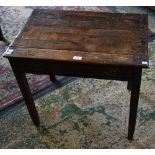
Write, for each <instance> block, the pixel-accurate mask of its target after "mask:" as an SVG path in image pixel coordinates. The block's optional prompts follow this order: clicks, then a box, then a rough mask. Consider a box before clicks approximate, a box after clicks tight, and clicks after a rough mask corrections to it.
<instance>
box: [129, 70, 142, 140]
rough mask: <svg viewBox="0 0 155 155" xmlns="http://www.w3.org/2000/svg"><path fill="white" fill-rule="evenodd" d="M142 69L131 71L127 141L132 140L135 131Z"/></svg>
mask: <svg viewBox="0 0 155 155" xmlns="http://www.w3.org/2000/svg"><path fill="white" fill-rule="evenodd" d="M141 74H142V69H133V71H132V79H133V80H132V83H131V98H130V114H129V126H128V139H129V140H132V139H133V134H134V131H135V124H136V117H137V108H138V100H139V92H140V84H141Z"/></svg>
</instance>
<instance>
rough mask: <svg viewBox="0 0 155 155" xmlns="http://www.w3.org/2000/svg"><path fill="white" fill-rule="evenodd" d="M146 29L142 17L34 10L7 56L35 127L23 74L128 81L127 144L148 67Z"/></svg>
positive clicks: (145, 19) (53, 77)
mask: <svg viewBox="0 0 155 155" xmlns="http://www.w3.org/2000/svg"><path fill="white" fill-rule="evenodd" d="M147 27H148V21H147V16H146V15H139V14H119V13H115V14H112V13H101V12H81V11H78V12H76V11H60V10H59V11H53V10H38V9H37V10H35V11H34V12H33V13H32V15H31V17H30V18H29V20H28V22H27V24H26V26H25V27H24V29H23V31H22V32H21V33H20V34H19V36H18V37H17V38H16V39H15V41H14V42H13V43H12V44H11V46H10V48H9V49H11V50H10V51H11V54H10V52H6V54H5V57H7V58H9V61H10V63H11V66H12V68H13V70H14V73H15V76H16V79H17V81H18V84H19V87H20V89H21V91H22V93H23V96H24V98H25V101H26V104H27V107H28V109H29V112H30V115H31V117H32V120H33V122H34V124H35V125H38V124H39V118H38V114H37V112H36V109H35V106H34V102H33V100H32V97H31V93H30V90H29V87H28V84H27V82H26V78H25V73H34V74H47V75H50V79H51V81H53V82H55V80H56V79H55V75H65V76H80V77H89V78H100V79H110V80H121V81H128V89H131V99H130V116H129V128H128V139H129V140H131V139H132V138H133V134H134V130H135V124H136V114H137V107H138V98H139V91H140V81H141V71H142V68H147V67H148V65H149V64H148V62H149V61H148V53H147V33H148V32H147V29H148V28H147ZM8 51H9V50H8ZM75 56H76V59H75ZM59 86H60V84H59Z"/></svg>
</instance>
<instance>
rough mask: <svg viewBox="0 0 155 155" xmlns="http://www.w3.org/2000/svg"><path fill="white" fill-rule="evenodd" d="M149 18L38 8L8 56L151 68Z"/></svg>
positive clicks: (6, 55)
mask: <svg viewBox="0 0 155 155" xmlns="http://www.w3.org/2000/svg"><path fill="white" fill-rule="evenodd" d="M147 36H148V17H147V15H142V14H124V13H123V14H121V13H102V12H86V11H84V12H82V11H62V10H57V11H56V10H44V9H36V10H34V11H33V13H32V15H31V16H30V18H29V19H28V21H27V23H26V25H25V27H24V29H23V30H22V31H21V32H20V34H19V35H18V37H17V38H16V39H15V40H14V42H13V43H12V44H11V45H10V47H9V49H8V51H6V52H5V55H4V56H5V57H8V58H16V59H24V60H26V59H35V60H45V61H46V60H47V61H66V62H73V63H87V64H102V65H114V66H135V67H148V65H149V60H148V38H147Z"/></svg>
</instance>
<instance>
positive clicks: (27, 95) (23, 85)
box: [13, 69, 40, 126]
mask: <svg viewBox="0 0 155 155" xmlns="http://www.w3.org/2000/svg"><path fill="white" fill-rule="evenodd" d="M13 70H14V69H13ZM14 74H15V77H16V80H17V82H18V85H19V88H20V90H21V92H22V94H23V98H24V99H25V103H26V105H27V108H28V111H29V113H30V116H31V119H32V121H33V123H34V125H36V126H39V124H40V122H39V116H38V112H37V110H36V107H35V104H34V101H33V98H32V95H31V91H30V88H29V85H28V82H27V79H26V76H25V74H24V73H19V72H18V71H16V70H14Z"/></svg>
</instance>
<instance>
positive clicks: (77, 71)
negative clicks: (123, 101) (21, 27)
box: [9, 59, 135, 81]
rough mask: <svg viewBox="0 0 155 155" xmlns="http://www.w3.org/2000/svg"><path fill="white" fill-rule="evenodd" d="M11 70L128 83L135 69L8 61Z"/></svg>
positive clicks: (66, 63) (49, 62)
mask: <svg viewBox="0 0 155 155" xmlns="http://www.w3.org/2000/svg"><path fill="white" fill-rule="evenodd" d="M9 61H10V64H11V66H12V68H13V70H16V71H17V72H21V73H33V74H45V75H50V74H55V75H62V76H75V77H85V78H97V79H109V80H120V81H129V80H130V75H131V72H132V70H133V68H134V69H135V67H128V66H127V67H123V66H120V67H119V66H108V65H106V66H105V65H96V64H82V63H70V62H51V61H33V60H20V59H9Z"/></svg>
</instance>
